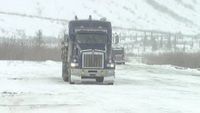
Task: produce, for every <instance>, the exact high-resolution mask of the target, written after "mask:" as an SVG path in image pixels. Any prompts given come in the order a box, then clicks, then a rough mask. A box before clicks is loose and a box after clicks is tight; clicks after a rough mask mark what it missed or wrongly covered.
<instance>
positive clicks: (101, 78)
mask: <svg viewBox="0 0 200 113" xmlns="http://www.w3.org/2000/svg"><path fill="white" fill-rule="evenodd" d="M103 79H104V78H103V77H98V78H96V82H103Z"/></svg>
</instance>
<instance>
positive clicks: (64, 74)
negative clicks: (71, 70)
mask: <svg viewBox="0 0 200 113" xmlns="http://www.w3.org/2000/svg"><path fill="white" fill-rule="evenodd" d="M62 78H63V80H64V81H65V82H68V80H69V77H68V72H67V64H66V63H64V62H62Z"/></svg>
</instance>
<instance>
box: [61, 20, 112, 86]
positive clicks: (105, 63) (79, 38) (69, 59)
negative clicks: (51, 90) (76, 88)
mask: <svg viewBox="0 0 200 113" xmlns="http://www.w3.org/2000/svg"><path fill="white" fill-rule="evenodd" d="M68 29H69V36H68V37H67V38H68V39H66V41H65V42H64V43H67V44H66V45H67V47H66V48H67V52H62V53H64V54H65V55H63V56H65V58H63V59H66V62H63V73H62V77H63V80H64V81H69V82H70V84H74V83H82V82H84V81H90V80H95V81H96V82H99V83H107V84H113V83H114V78H115V63H114V60H113V59H112V27H111V23H110V22H108V21H106V20H92V19H91V16H90V18H89V19H88V20H78V19H77V18H76V19H75V20H72V21H70V22H69V27H68ZM63 50H65V49H63Z"/></svg>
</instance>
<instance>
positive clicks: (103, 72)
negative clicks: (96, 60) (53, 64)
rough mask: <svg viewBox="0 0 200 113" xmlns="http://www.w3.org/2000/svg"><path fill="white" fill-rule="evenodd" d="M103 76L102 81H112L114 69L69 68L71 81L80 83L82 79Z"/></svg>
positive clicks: (86, 79)
mask: <svg viewBox="0 0 200 113" xmlns="http://www.w3.org/2000/svg"><path fill="white" fill-rule="evenodd" d="M98 77H104V80H103V83H106V84H107V83H114V79H115V71H114V69H71V82H74V83H82V82H84V81H96V78H98Z"/></svg>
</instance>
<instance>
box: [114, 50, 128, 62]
mask: <svg viewBox="0 0 200 113" xmlns="http://www.w3.org/2000/svg"><path fill="white" fill-rule="evenodd" d="M112 57H113V59H114V62H115V64H125V52H124V48H123V47H115V48H113V49H112Z"/></svg>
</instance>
